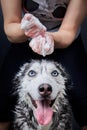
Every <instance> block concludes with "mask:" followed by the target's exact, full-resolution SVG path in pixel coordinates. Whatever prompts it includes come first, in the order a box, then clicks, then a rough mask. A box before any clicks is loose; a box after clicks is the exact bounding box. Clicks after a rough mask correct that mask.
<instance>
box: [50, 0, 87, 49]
mask: <svg viewBox="0 0 87 130" xmlns="http://www.w3.org/2000/svg"><path fill="white" fill-rule="evenodd" d="M86 10H87V0H70V3H69V6H68V8H67V11H66V14H65V17H64V19H63V22H62V24H61V27H60V29H59V31H58V32H54V33H52V35H53V38H54V41H55V47H56V48H66V47H68V46H69V45H70V44H71V43H72V42H73V41H74V39H75V37H76V33H77V32H78V29H79V27H80V25H81V23H82V21H83V20H84V18H85V16H86Z"/></svg>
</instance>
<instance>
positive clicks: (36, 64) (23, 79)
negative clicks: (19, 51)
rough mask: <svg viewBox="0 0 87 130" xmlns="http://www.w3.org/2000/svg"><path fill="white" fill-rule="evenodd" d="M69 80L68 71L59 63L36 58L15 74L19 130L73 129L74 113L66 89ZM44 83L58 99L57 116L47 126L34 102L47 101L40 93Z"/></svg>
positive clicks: (15, 124)
mask: <svg viewBox="0 0 87 130" xmlns="http://www.w3.org/2000/svg"><path fill="white" fill-rule="evenodd" d="M66 82H67V76H66V73H65V72H64V70H63V69H62V67H61V66H60V65H59V64H58V63H56V62H53V61H47V60H41V61H39V60H33V61H31V62H29V63H25V64H24V65H23V66H22V67H21V69H20V71H19V72H18V74H17V75H16V77H15V83H16V86H17V93H18V95H19V98H18V103H17V106H16V109H15V110H16V112H15V121H14V128H16V130H71V129H72V128H71V115H72V114H71V108H70V105H69V102H68V99H67V96H66V91H65V90H67V87H66V86H65V84H66ZM42 84H47V85H50V86H51V87H52V92H51V94H50V96H49V98H50V100H55V101H54V103H53V104H52V106H51V108H52V109H53V119H52V120H51V122H50V123H49V124H48V125H46V126H44V125H40V124H39V123H38V122H37V120H36V118H35V117H34V116H35V109H36V107H35V105H34V104H33V102H32V101H36V100H43V97H42V96H41V95H40V93H39V86H40V85H42ZM31 113H32V115H31ZM29 114H30V115H29Z"/></svg>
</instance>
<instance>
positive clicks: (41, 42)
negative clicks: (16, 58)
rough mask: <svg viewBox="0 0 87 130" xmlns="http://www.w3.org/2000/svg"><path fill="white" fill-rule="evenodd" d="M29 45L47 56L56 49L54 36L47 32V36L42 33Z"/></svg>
mask: <svg viewBox="0 0 87 130" xmlns="http://www.w3.org/2000/svg"><path fill="white" fill-rule="evenodd" d="M29 46H30V47H31V48H32V50H33V51H34V52H36V53H38V54H40V55H43V56H46V55H49V54H52V53H53V51H54V40H53V38H52V36H50V35H49V34H47V33H46V35H45V37H42V36H41V35H40V36H38V37H35V38H33V39H32V40H31V42H30V44H29Z"/></svg>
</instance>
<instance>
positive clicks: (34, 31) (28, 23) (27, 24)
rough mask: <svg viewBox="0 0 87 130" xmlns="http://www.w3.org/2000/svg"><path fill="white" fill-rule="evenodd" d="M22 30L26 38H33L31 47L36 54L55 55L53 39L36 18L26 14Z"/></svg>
mask: <svg viewBox="0 0 87 130" xmlns="http://www.w3.org/2000/svg"><path fill="white" fill-rule="evenodd" d="M21 29H23V30H24V32H25V35H26V36H28V37H29V38H32V40H31V41H30V43H29V45H30V47H31V48H32V50H33V51H34V52H36V53H38V54H40V55H43V56H46V55H49V54H51V53H53V51H54V40H53V37H52V36H51V35H50V34H48V33H47V32H46V27H45V26H44V25H43V24H42V23H40V21H39V20H38V19H37V18H36V17H35V16H33V15H32V14H30V13H26V14H25V15H24V17H23V19H22V21H21Z"/></svg>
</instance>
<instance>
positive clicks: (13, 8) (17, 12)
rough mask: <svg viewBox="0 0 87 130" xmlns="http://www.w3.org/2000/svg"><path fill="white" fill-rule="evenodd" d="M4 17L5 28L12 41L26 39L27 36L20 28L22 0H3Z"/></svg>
mask: <svg viewBox="0 0 87 130" xmlns="http://www.w3.org/2000/svg"><path fill="white" fill-rule="evenodd" d="M1 7H2V12H3V17H4V30H5V33H6V35H7V37H8V39H9V40H10V41H11V42H14V43H16V42H17V43H18V42H23V41H26V39H27V37H26V36H25V35H24V31H23V30H21V28H20V22H21V18H22V0H1Z"/></svg>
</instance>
